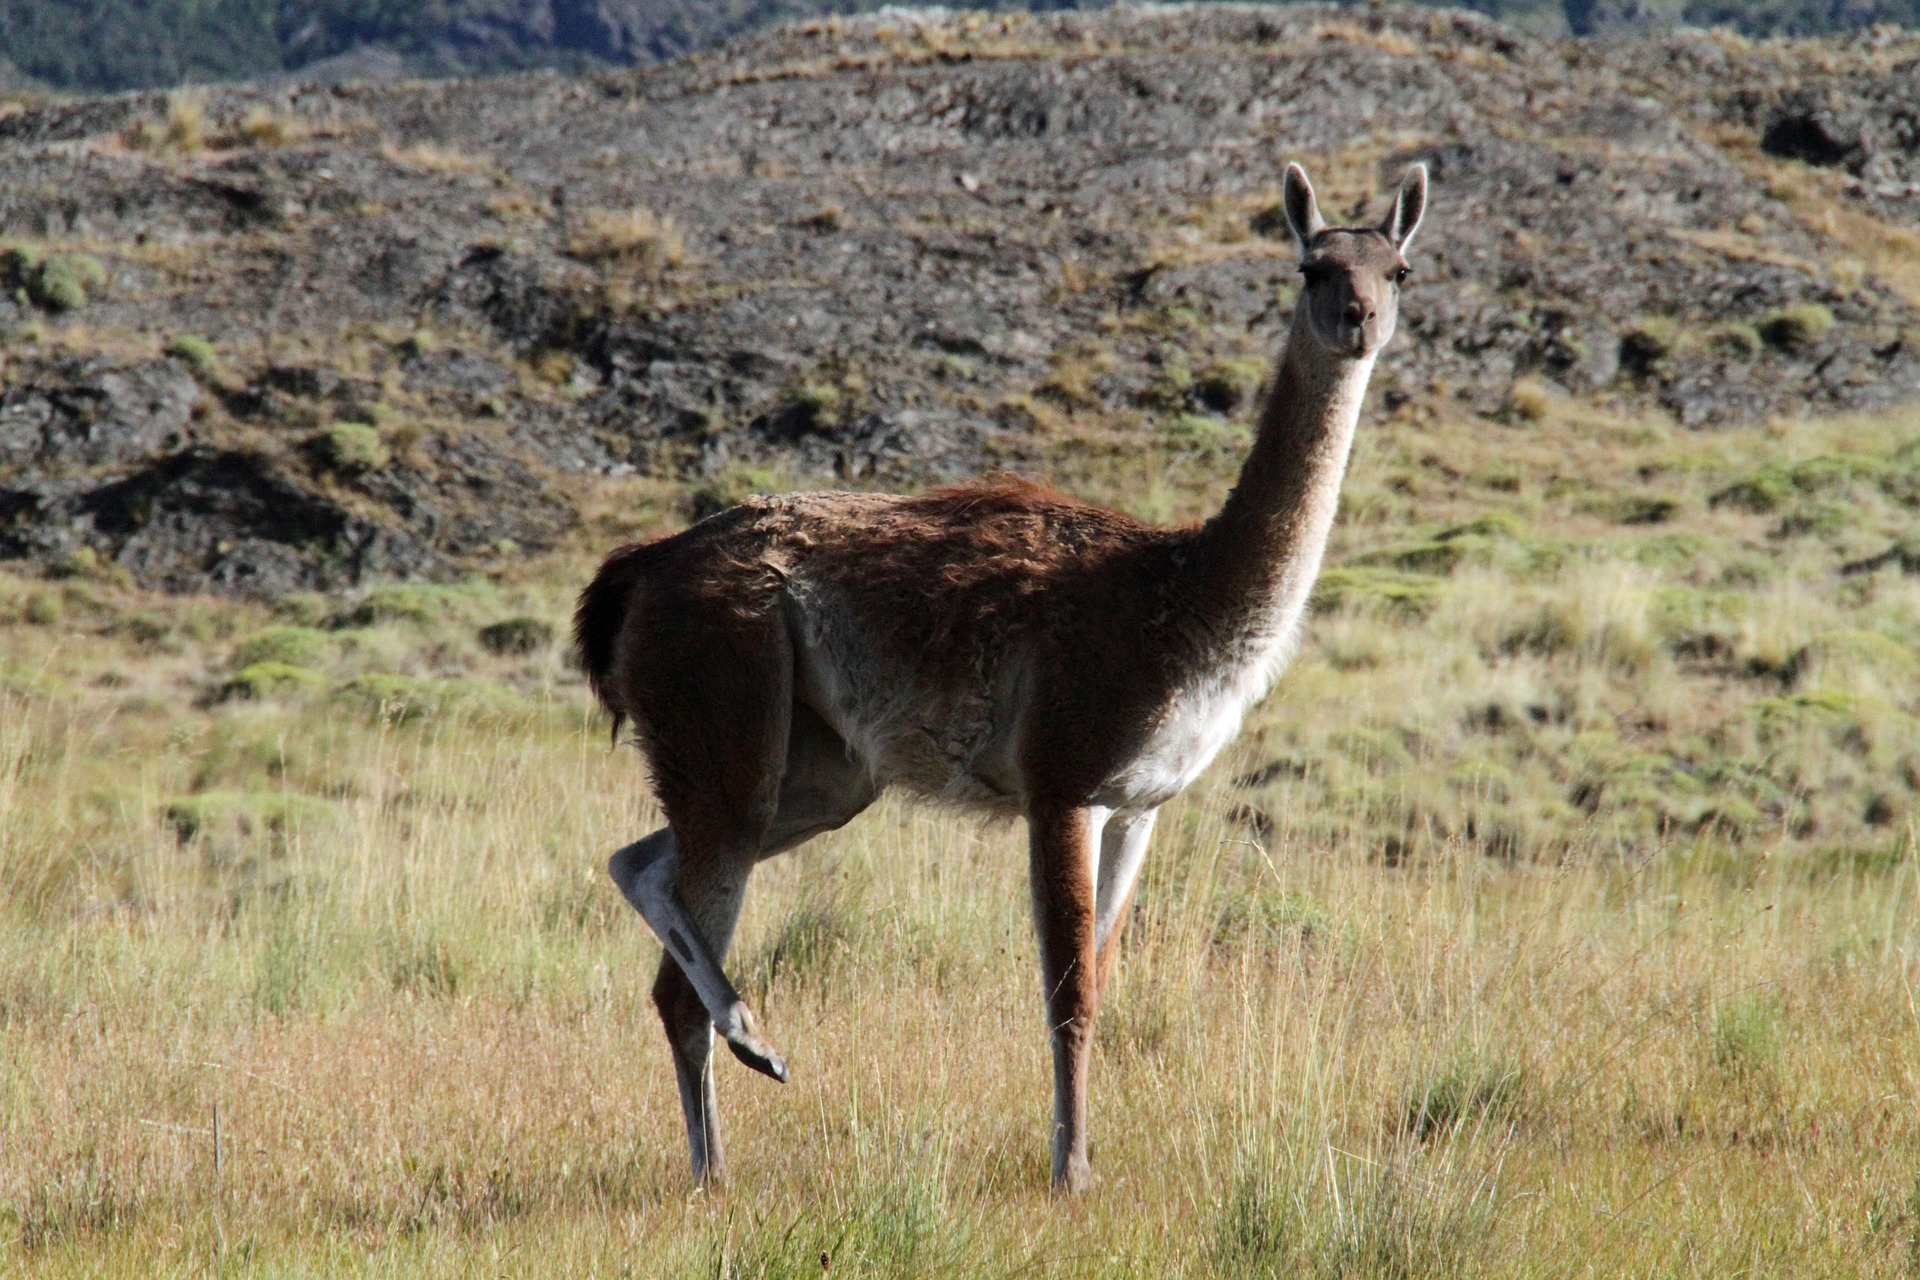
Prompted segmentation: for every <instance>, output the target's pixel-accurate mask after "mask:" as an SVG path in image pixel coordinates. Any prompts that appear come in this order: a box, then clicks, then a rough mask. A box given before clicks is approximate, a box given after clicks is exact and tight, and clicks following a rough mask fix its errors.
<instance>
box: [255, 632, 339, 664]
mask: <svg viewBox="0 0 1920 1280" xmlns="http://www.w3.org/2000/svg"><path fill="white" fill-rule="evenodd" d="M332 657H333V639H332V637H330V636H328V635H327V633H326V632H324V631H316V630H314V629H313V628H312V627H267V628H266V629H264V630H261V631H256V632H254V633H253V634H252V635H250V636H247V637H246V638H245V639H243V640H241V641H240V642H239V643H238V644H236V645H235V646H234V647H233V667H234V668H235V669H236V670H238V669H240V668H243V667H250V666H252V665H253V664H255V663H256V662H277V663H284V664H287V665H289V666H295V667H320V666H325V665H326V663H327V661H328V660H329V659H330V658H332Z"/></svg>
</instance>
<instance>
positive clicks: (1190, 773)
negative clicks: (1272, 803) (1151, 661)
mask: <svg viewBox="0 0 1920 1280" xmlns="http://www.w3.org/2000/svg"><path fill="white" fill-rule="evenodd" d="M1291 631H1292V628H1291V627H1289V628H1287V629H1286V631H1285V632H1283V634H1281V635H1278V636H1274V637H1271V638H1270V639H1268V640H1267V641H1266V643H1264V644H1262V645H1259V646H1258V647H1257V648H1254V649H1253V650H1252V651H1251V652H1249V653H1248V654H1246V655H1245V656H1244V657H1243V658H1242V659H1241V661H1239V662H1237V663H1234V664H1233V665H1231V666H1229V667H1228V668H1227V669H1225V670H1223V671H1218V672H1214V673H1210V674H1209V675H1207V676H1203V677H1202V678H1200V679H1199V680H1198V681H1196V682H1195V683H1194V684H1192V685H1190V686H1189V687H1188V688H1186V689H1184V690H1182V691H1181V692H1180V693H1178V694H1176V695H1175V696H1174V698H1173V700H1172V701H1171V702H1170V703H1169V704H1168V706H1167V709H1166V711H1165V712H1164V714H1163V715H1162V716H1161V718H1160V722H1159V724H1158V725H1156V726H1155V728H1154V731H1153V732H1152V734H1150V735H1149V736H1148V738H1147V741H1146V744H1145V745H1144V746H1143V747H1142V748H1141V750H1140V752H1139V754H1137V755H1135V756H1134V757H1133V759H1131V760H1129V761H1127V762H1126V763H1125V764H1124V765H1122V766H1121V767H1120V768H1119V769H1118V770H1116V771H1115V772H1114V775H1113V777H1112V778H1111V779H1109V780H1108V782H1107V784H1106V785H1105V786H1104V787H1102V788H1101V789H1100V791H1099V793H1098V794H1097V795H1096V797H1095V799H1096V802H1097V803H1099V804H1103V805H1110V806H1112V807H1113V808H1116V809H1142V808H1152V807H1153V806H1155V805H1160V804H1165V803H1166V802H1167V801H1168V800H1171V799H1172V798H1173V797H1174V796H1176V795H1178V794H1180V792H1182V791H1184V790H1186V789H1187V788H1188V787H1189V786H1191V785H1192V784H1193V781H1194V779H1196V778H1198V777H1199V776H1200V775H1201V773H1202V772H1204V771H1205V769H1206V767H1207V766H1208V765H1210V764H1212V763H1213V759H1214V757H1215V756H1217V755H1219V754H1220V751H1221V749H1222V748H1223V747H1225V746H1226V745H1227V744H1228V743H1229V742H1231V741H1233V739H1234V735H1236V734H1238V733H1239V732H1240V724H1241V721H1242V720H1243V719H1244V718H1245V716H1246V713H1247V708H1248V707H1250V706H1252V705H1253V704H1254V703H1256V702H1258V701H1259V700H1260V699H1261V698H1263V697H1265V696H1266V692H1267V690H1268V689H1269V688H1271V687H1272V685H1273V681H1274V677H1275V676H1277V675H1278V674H1279V672H1280V669H1281V668H1282V667H1283V666H1285V665H1286V660H1287V658H1288V656H1289V655H1290V652H1291V650H1292V647H1293V646H1292V642H1291V634H1290V633H1291Z"/></svg>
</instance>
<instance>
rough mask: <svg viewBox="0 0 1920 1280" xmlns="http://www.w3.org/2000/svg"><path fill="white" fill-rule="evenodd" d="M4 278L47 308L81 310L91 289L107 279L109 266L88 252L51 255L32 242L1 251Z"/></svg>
mask: <svg viewBox="0 0 1920 1280" xmlns="http://www.w3.org/2000/svg"><path fill="white" fill-rule="evenodd" d="M0 280H4V282H5V283H6V284H7V286H8V287H9V288H12V289H15V290H17V291H19V292H20V293H21V294H23V295H24V296H25V298H26V300H27V301H29V302H31V303H33V304H34V305H35V306H37V307H41V308H43V309H44V310H47V311H77V310H79V309H80V308H81V307H84V306H86V305H87V295H88V291H89V290H97V289H100V288H102V287H104V286H105V285H106V283H107V271H106V268H105V267H103V266H101V265H100V262H99V260H98V259H96V258H92V257H89V256H88V255H86V254H84V253H63V254H54V255H52V256H51V257H49V256H47V255H45V254H42V253H41V252H40V251H39V250H38V249H35V248H32V247H31V246H28V245H13V246H11V247H10V248H8V249H7V251H6V253H5V254H4V255H0Z"/></svg>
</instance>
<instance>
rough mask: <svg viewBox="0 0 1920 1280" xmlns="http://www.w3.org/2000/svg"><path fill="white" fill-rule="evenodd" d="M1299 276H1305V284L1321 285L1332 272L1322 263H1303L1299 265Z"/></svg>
mask: <svg viewBox="0 0 1920 1280" xmlns="http://www.w3.org/2000/svg"><path fill="white" fill-rule="evenodd" d="M1300 274H1301V275H1303V276H1305V277H1306V278H1307V284H1308V285H1309V286H1312V285H1317V284H1319V283H1321V282H1322V281H1324V280H1325V279H1326V278H1327V277H1328V276H1329V275H1331V274H1333V272H1332V269H1331V268H1329V267H1328V266H1327V264H1326V263H1324V262H1303V263H1301V264H1300Z"/></svg>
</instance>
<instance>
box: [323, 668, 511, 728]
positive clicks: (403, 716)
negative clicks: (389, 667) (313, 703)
mask: <svg viewBox="0 0 1920 1280" xmlns="http://www.w3.org/2000/svg"><path fill="white" fill-rule="evenodd" d="M333 700H334V701H336V702H339V703H342V704H344V705H346V706H350V707H356V708H358V709H359V710H362V711H364V712H366V713H367V715H369V716H370V717H372V718H374V719H376V720H383V721H387V722H390V723H393V724H412V723H414V722H416V721H420V720H426V719H431V718H437V717H439V716H442V715H445V714H448V713H451V712H456V711H457V712H460V713H462V714H464V715H466V716H469V717H476V718H481V719H487V718H494V717H498V716H503V715H511V714H512V713H514V712H515V711H517V710H520V709H522V708H524V706H525V704H524V703H522V702H521V701H520V700H519V699H518V698H517V697H516V696H515V695H514V694H513V692H512V691H511V690H509V689H504V688H501V687H500V686H499V685H492V684H487V683H485V682H484V681H480V680H466V679H452V680H434V679H428V678H423V677H418V676H400V675H364V676H358V677H356V678H355V679H352V680H349V681H348V682H347V683H346V684H344V685H341V686H340V688H338V689H336V690H335V691H334V694H333Z"/></svg>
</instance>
